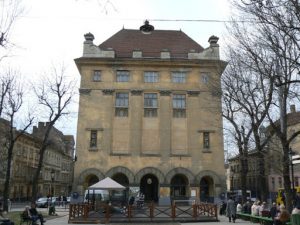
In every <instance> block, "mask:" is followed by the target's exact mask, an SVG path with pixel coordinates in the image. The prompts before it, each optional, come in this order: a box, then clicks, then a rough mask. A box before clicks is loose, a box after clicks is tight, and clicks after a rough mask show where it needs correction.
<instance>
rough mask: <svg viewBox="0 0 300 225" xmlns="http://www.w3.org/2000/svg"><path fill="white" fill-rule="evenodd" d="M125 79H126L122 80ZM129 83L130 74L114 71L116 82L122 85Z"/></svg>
mask: <svg viewBox="0 0 300 225" xmlns="http://www.w3.org/2000/svg"><path fill="white" fill-rule="evenodd" d="M124 78H126V79H124ZM129 81H130V73H129V70H117V71H116V82H118V83H124V82H129Z"/></svg>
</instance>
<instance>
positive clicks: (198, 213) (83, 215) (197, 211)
mask: <svg viewBox="0 0 300 225" xmlns="http://www.w3.org/2000/svg"><path fill="white" fill-rule="evenodd" d="M217 220H218V211H217V205H215V204H211V203H198V204H192V205H186V206H183V205H176V204H172V205H169V206H158V205H156V204H153V203H149V204H146V205H144V206H142V207H138V206H135V205H134V206H130V205H128V206H126V207H120V206H117V205H108V204H101V205H98V206H97V207H95V206H92V205H90V204H70V208H69V223H80V222H82V223H87V222H90V223H100V222H105V223H108V222H122V221H217Z"/></svg>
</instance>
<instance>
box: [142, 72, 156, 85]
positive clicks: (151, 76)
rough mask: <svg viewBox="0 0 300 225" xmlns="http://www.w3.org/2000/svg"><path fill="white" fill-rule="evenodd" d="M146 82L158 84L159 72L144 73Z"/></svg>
mask: <svg viewBox="0 0 300 225" xmlns="http://www.w3.org/2000/svg"><path fill="white" fill-rule="evenodd" d="M144 82H145V83H157V82H158V72H153V71H151V72H149V71H148V72H145V73H144Z"/></svg>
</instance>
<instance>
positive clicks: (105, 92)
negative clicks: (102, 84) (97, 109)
mask: <svg viewBox="0 0 300 225" xmlns="http://www.w3.org/2000/svg"><path fill="white" fill-rule="evenodd" d="M114 91H115V90H113V89H103V90H102V92H103V94H104V95H112V94H113V93H114Z"/></svg>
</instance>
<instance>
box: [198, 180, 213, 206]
mask: <svg viewBox="0 0 300 225" xmlns="http://www.w3.org/2000/svg"><path fill="white" fill-rule="evenodd" d="M213 187H214V185H213V179H212V178H211V177H209V176H205V177H203V178H202V179H201V180H200V201H201V202H214V190H213Z"/></svg>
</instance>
